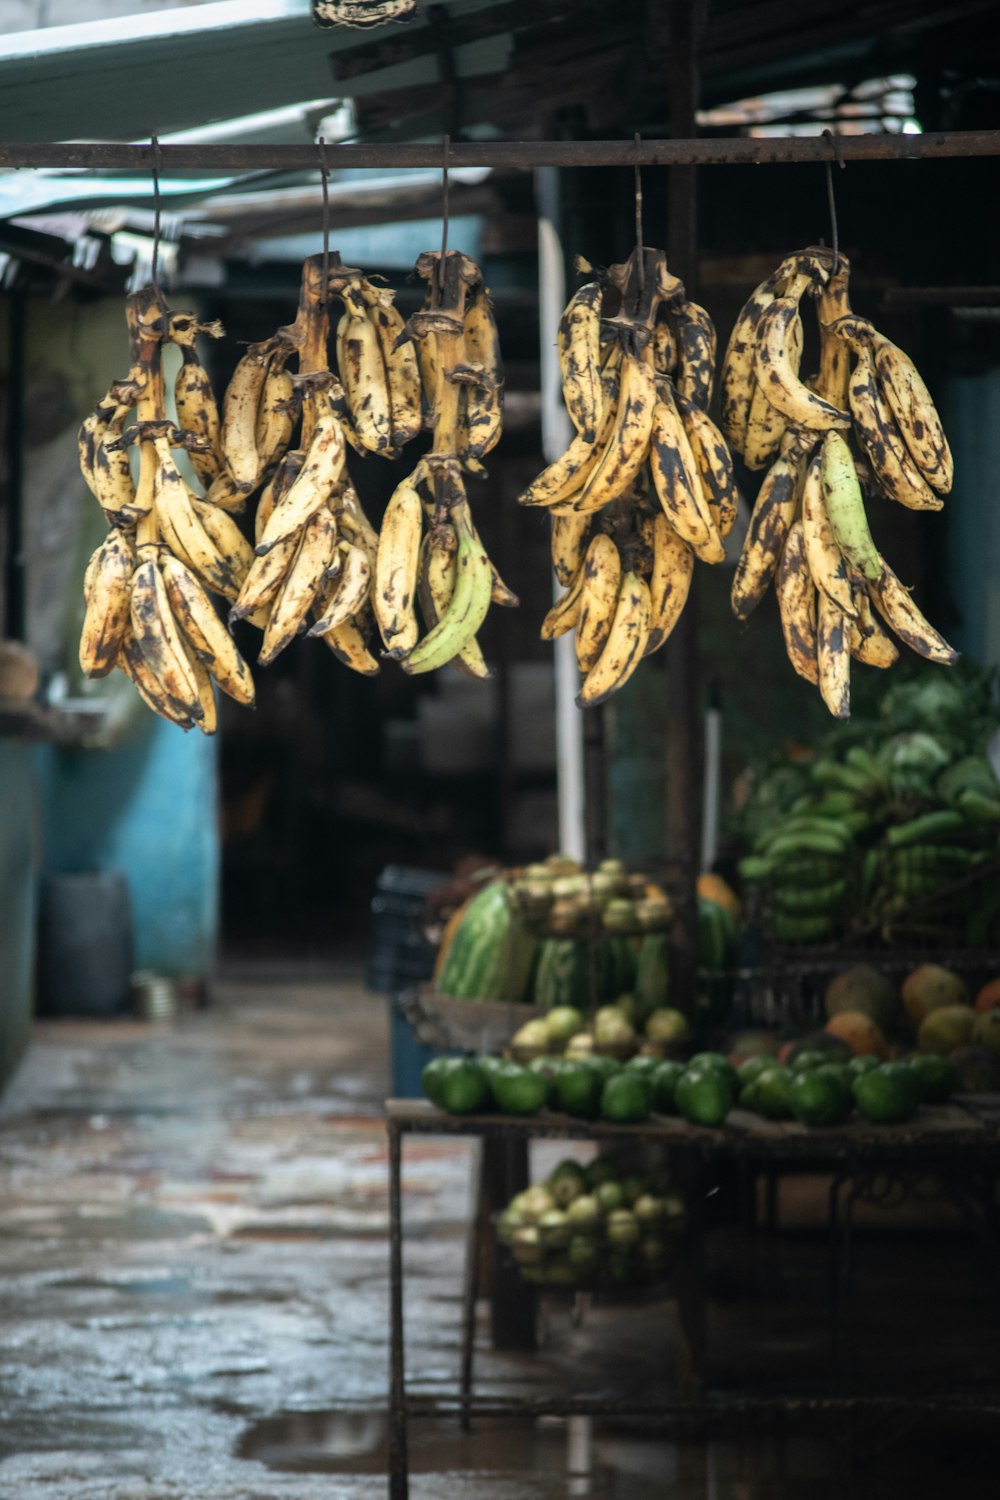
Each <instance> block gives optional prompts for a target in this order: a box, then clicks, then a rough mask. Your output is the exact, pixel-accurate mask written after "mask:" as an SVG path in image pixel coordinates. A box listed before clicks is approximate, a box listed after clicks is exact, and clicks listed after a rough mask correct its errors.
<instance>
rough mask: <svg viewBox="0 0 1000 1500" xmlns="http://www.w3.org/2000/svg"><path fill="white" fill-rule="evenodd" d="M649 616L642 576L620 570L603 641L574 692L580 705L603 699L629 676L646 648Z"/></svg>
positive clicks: (645, 584)
mask: <svg viewBox="0 0 1000 1500" xmlns="http://www.w3.org/2000/svg"><path fill="white" fill-rule="evenodd" d="M651 616H652V604H651V601H650V596H649V586H648V584H647V583H646V580H645V579H644V578H642V577H640V575H639V574H638V573H636V572H633V571H631V570H630V571H629V572H626V573H623V575H622V581H621V585H620V587H619V590H618V601H617V604H616V606H615V614H614V619H613V620H612V622H611V630H610V631H609V633H608V639H607V642H606V644H605V646H604V649H603V651H602V652H601V654H600V656H599V657H598V658H597V661H596V662H595V663H594V665H593V666H592V667H591V669H590V671H589V672H588V673H587V676H586V677H585V678H584V682H583V686H582V687H581V689H580V691H579V693H578V694H577V699H576V701H577V703H578V705H579V706H580V707H581V708H593V707H595V706H596V705H597V704H598V703H603V702H605V700H606V699H608V698H610V696H611V694H612V693H615V692H617V691H618V689H619V688H620V687H623V686H624V684H625V683H626V682H627V681H628V679H629V678H630V677H631V676H632V673H633V672H634V671H635V669H636V667H637V666H638V665H639V663H640V661H641V660H642V658H643V656H644V654H645V651H646V645H647V642H648V641H649V627H650V619H651Z"/></svg>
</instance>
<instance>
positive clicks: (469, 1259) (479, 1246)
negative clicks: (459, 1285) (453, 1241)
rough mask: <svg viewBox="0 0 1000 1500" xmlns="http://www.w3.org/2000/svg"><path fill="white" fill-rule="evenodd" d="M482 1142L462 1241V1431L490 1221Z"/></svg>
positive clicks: (466, 1425) (465, 1422)
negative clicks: (477, 1303)
mask: <svg viewBox="0 0 1000 1500" xmlns="http://www.w3.org/2000/svg"><path fill="white" fill-rule="evenodd" d="M484 1145H485V1142H483V1141H477V1142H476V1164H475V1168H474V1173H473V1175H474V1179H475V1184H476V1185H475V1189H474V1193H473V1205H472V1217H471V1219H470V1220H469V1231H468V1234H467V1236H466V1243H465V1285H464V1287H463V1291H462V1431H463V1432H468V1430H469V1405H470V1402H471V1400H472V1359H473V1354H474V1352H475V1344H476V1298H477V1297H478V1296H479V1282H480V1258H481V1256H482V1251H483V1234H484V1232H485V1229H486V1227H487V1225H488V1223H489V1214H488V1211H487V1209H486V1195H485V1185H484V1181H483V1175H484V1173H483V1155H484Z"/></svg>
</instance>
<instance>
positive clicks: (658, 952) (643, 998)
mask: <svg viewBox="0 0 1000 1500" xmlns="http://www.w3.org/2000/svg"><path fill="white" fill-rule="evenodd" d="M668 952H669V939H668V937H667V934H666V933H665V932H647V933H646V935H645V937H644V938H643V939H642V943H641V946H640V948H639V962H638V967H637V969H636V976H635V995H636V999H637V1000H638V1001H639V1012H640V1014H641V1015H645V1014H646V1013H647V1012H648V1011H651V1010H657V1009H658V1008H660V1007H661V1006H664V1005H666V1004H667V986H668V983H669V980H668V975H669V967H668Z"/></svg>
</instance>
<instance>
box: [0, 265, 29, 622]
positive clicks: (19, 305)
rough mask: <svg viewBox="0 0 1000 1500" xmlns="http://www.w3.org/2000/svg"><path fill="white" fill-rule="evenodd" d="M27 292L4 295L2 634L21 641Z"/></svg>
mask: <svg viewBox="0 0 1000 1500" xmlns="http://www.w3.org/2000/svg"><path fill="white" fill-rule="evenodd" d="M27 305H28V299H27V293H26V292H25V291H24V289H23V288H19V287H17V286H16V285H15V286H14V288H13V290H12V291H11V293H10V295H9V297H8V298H7V306H8V309H9V312H10V333H9V339H10V363H9V368H8V379H7V431H6V434H5V437H6V449H7V558H6V567H5V575H6V576H5V578H4V584H5V592H6V608H5V611H4V613H5V618H4V621H3V633H4V635H5V636H6V637H7V639H8V640H11V641H23V640H24V637H25V630H26V624H27V589H26V576H25V575H26V571H27V570H26V563H25V555H24V343H25V326H26V323H27Z"/></svg>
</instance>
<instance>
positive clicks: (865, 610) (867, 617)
mask: <svg viewBox="0 0 1000 1500" xmlns="http://www.w3.org/2000/svg"><path fill="white" fill-rule="evenodd" d="M854 604H855V608H856V609H857V612H858V618H857V619H856V620H852V621H851V622H850V626H851V637H850V646H851V655H852V656H853V657H854V659H855V661H860V662H863V663H864V665H865V666H867V667H879V668H881V669H882V670H883V671H884V670H885V669H886V668H887V667H891V666H894V665H895V663H896V662H897V661H898V660H899V652H898V651H897V649H896V647H895V645H894V643H893V642H892V641H891V640H890V639H889V637H888V636H887V635H886V633H885V631H884V630H883V629H882V627H881V625H880V624H879V623H878V621H877V620H876V618H875V616H874V614H873V613H872V605H871V600H870V599H869V597H868V595H867V593H866V592H865V589H864V586H863V584H859V586H857V587H856V588H855V590H854Z"/></svg>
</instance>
